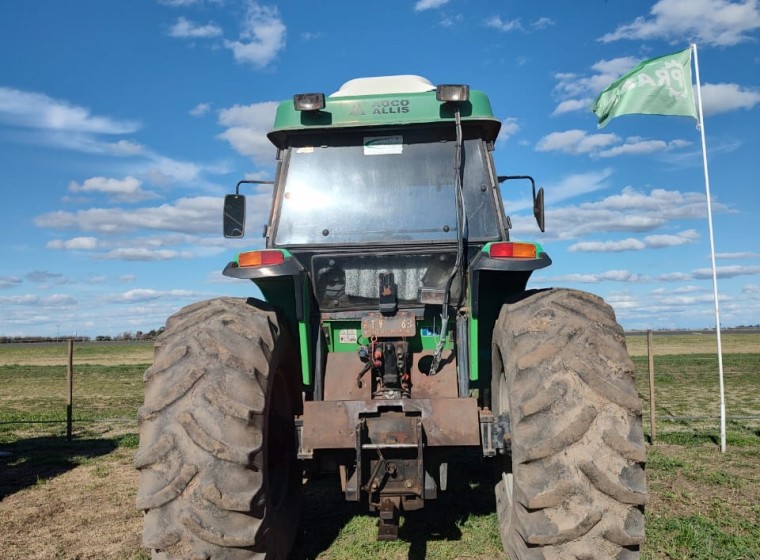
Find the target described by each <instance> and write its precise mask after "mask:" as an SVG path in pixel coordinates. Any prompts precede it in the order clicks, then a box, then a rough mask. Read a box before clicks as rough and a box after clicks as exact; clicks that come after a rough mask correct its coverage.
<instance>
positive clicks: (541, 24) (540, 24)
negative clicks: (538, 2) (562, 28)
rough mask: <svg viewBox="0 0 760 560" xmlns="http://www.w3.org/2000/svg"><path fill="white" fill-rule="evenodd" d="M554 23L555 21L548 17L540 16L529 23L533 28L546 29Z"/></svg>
mask: <svg viewBox="0 0 760 560" xmlns="http://www.w3.org/2000/svg"><path fill="white" fill-rule="evenodd" d="M554 24H555V21H554V20H553V19H552V18H549V17H540V18H538V19H537V20H536V21H534V22H533V23H531V24H530V26H531V27H533V28H535V29H546V28H547V27H551V26H552V25H554Z"/></svg>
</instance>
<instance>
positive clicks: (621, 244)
mask: <svg viewBox="0 0 760 560" xmlns="http://www.w3.org/2000/svg"><path fill="white" fill-rule="evenodd" d="M642 249H646V245H645V244H644V242H643V241H641V240H640V239H635V238H632V237H629V238H628V239H621V240H620V241H582V242H580V243H575V244H574V245H570V247H568V251H570V252H572V253H576V252H596V253H619V252H622V251H641V250H642Z"/></svg>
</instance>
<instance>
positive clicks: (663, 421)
mask: <svg viewBox="0 0 760 560" xmlns="http://www.w3.org/2000/svg"><path fill="white" fill-rule="evenodd" d="M754 336H755V338H753V339H752V341H753V343H752V344H750V345H746V344H744V345H742V347H741V350H742V351H741V352H730V353H725V354H724V359H723V361H724V370H725V387H726V410H727V416H726V419H727V421H728V424H729V425H728V430H729V444H731V438H732V437H733V438H734V440H736V439H737V438H739V439H741V437H742V434H744V433H754V434H755V435H756V436H757V437H760V391H758V390H757V388H758V382H759V381H760V345H758V344H757V343H758V341H760V334H757V335H754ZM657 338H660V339H663V340H661V341H660V342H661V344H672V340H670V341H668V340H666V339H665V336H664V335H661V336H659V337H656V339H657ZM87 344H89V345H90V346H87V345H86V344H85V343H82V344H80V343H77V347H76V349H75V351H74V352H73V356H72V363H71V368H70V369H71V383H70V384H69V382H68V381H67V377H68V375H67V374H68V370H69V366H68V364H67V358H66V356H65V344H61V345H58V346H57V347H56V348H57V349H56V352H58V353H57V354H56V356H55V359H47V357H46V356H45V352H40V351H39V349H36V350H35V349H34V345H30V344H27V345H24V349H23V352H19V353H17V354H16V355H15V356H16V358H18V359H16V360H15V361H16V362H17V363H12V362H13V359H14V358H13V356H11V357H10V358H9V352H8V351H7V349H5V348H2V346H7V345H0V438H3V439H4V440H5V441H8V440H10V439H13V438H14V437H16V436H19V437H23V436H22V434H23V433H25V432H29V431H31V432H34V433H46V434H48V435H63V434H66V433H71V434H72V435H73V436H77V434H81V433H91V432H92V431H93V430H99V429H100V430H108V429H119V430H127V431H136V430H137V411H138V409H139V407H140V406H141V405H142V401H143V373H144V371H145V369H146V368H147V367H148V365H149V364H150V361H151V359H152V345H151V343H149V342H148V343H140V344H139V345H123V344H122V345H113V346H103V345H101V346H99V347H98V346H97V343H87ZM637 344H638V343H637V342H636V341H634V342H633V343H630V342H629V348H631V347H633V349H634V351H636V345H637ZM92 346H95V347H96V348H95V350H93V349H92ZM756 346H758V348H757V351H755V348H756ZM106 350H107V351H106ZM639 350H640V349H639ZM675 350H676V351H677V350H678V348H676V349H675ZM747 350H749V352H748V351H747ZM668 351H671V352H672V351H673V349H672V348H670V349H669V350H668ZM24 355H33V356H35V360H26V361H25V360H24V359H20V357H23V356H24ZM40 355H42V359H40ZM62 358H63V359H62ZM48 362H50V363H48ZM94 362H95V363H94ZM97 362H99V363H97ZM633 362H634V367H635V370H636V385H637V389H638V392H639V395H640V396H641V399H642V403H643V415H644V419H645V421H644V426H645V432H646V434H647V435H648V437H649V439H650V440H659V441H662V442H664V443H667V442H668V441H669V439H672V438H673V437H675V438H676V439H677V438H678V437H682V436H683V434H684V433H686V434H689V433H692V434H708V435H709V436H710V437H712V435H714V434H717V433H718V429H719V419H720V408H719V398H718V374H717V371H718V370H717V356H715V355H710V354H709V353H702V352H698V353H675V354H673V353H670V354H669V353H658V352H657V345H655V352H654V353H653V356H652V364H653V369H654V371H653V374H652V376H651V379H652V381H653V386H650V384H649V380H650V376H649V357H648V356H647V355H642V354H641V352H640V351H638V354H634V356H633ZM69 391H71V393H70V394H71V398H70V399H69V397H68V395H69ZM652 393H654V396H655V414H654V416H652V415H651V413H650V410H651V406H650V403H651V395H652ZM652 419H654V424H653V422H652ZM69 426H70V427H69ZM732 432H733V436H731V433H732ZM14 434H15V435H14ZM668 434H676V436H669V435H668ZM3 439H0V442H2V441H3Z"/></svg>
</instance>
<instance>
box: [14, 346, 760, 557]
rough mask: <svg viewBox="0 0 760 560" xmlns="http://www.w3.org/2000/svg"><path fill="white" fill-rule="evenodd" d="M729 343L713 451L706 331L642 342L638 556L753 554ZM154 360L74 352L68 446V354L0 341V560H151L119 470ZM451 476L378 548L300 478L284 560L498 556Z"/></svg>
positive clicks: (324, 488)
mask: <svg viewBox="0 0 760 560" xmlns="http://www.w3.org/2000/svg"><path fill="white" fill-rule="evenodd" d="M736 336H738V337H739V338H733V337H732V336H730V335H724V340H723V346H724V351H725V354H724V369H725V379H726V402H727V410H728V415H729V422H728V438H727V440H728V452H727V453H726V454H721V453H720V450H719V447H718V442H719V428H718V420H717V418H718V410H719V409H718V399H717V359H716V357H715V354H714V349H715V339H714V336H712V335H681V334H679V335H658V334H655V349H656V357H655V372H656V376H655V382H656V399H657V417H658V420H657V421H658V424H657V442H656V443H655V444H654V445H652V446H650V449H649V463H648V466H647V476H648V480H649V489H650V503H649V505H648V506H647V514H646V515H647V541H646V543H645V545H644V547H643V557H644V558H650V559H655V558H656V559H660V558H664V559H691V558H695V559H702V558H704V559H708V558H710V559H714V558H718V559H726V560H729V559H730V560H735V559H750V558H760V481H758V477H757V467H758V464H760V391H759V390H758V388H759V387H760V334H754V335H746V334H741V335H736ZM666 337H668V338H669V337H674V338H669V340H662V339H665V338H666ZM642 340H643V345H642V344H641V342H642ZM629 348H630V349H631V353H632V355H633V356H634V363H635V366H636V371H637V383H638V388H639V392H640V394H641V395H642V398H643V399H644V402H645V413H644V414H645V415H644V421H645V431H647V432H648V418H649V416H648V410H647V406H648V404H647V402H646V401H647V399H648V394H649V389H648V386H647V379H648V375H647V358H646V337H645V336H635V337H630V338H629ZM642 348H643V352H642V351H641V349H642ZM729 348H730V349H732V351H731V352H729V351H728V349H729ZM151 358H152V347H151V344H150V343H129V344H124V343H121V344H107V343H106V344H89V345H78V346H77V348H76V350H75V368H74V369H75V397H74V416H75V419H76V420H77V422H76V423H75V435H76V437H75V439H74V440H73V441H71V442H69V441H67V440H66V438H65V437H64V434H65V426H64V424H62V423H61V420H63V419H65V416H66V397H65V395H66V367H65V364H66V347H65V344H59V345H34V346H31V345H2V346H0V473H2V476H0V500H1V501H0V550H2V551H3V552H2V558H4V559H11V560H17V559H18V560H21V559H24V560H34V559H39V560H49V559H65V560H74V559H77V560H85V559H96V558H97V559H113V560H117V559H118V560H147V559H148V558H149V555H148V554H147V553H146V552H145V551H143V550H141V549H140V536H139V535H140V530H141V514H140V513H139V512H137V511H136V510H135V509H134V505H133V504H134V499H135V494H136V486H137V475H136V472H135V471H134V469H133V468H132V464H131V463H132V455H133V454H134V451H135V449H136V447H137V436H136V422H135V421H134V418H135V412H136V409H137V407H138V406H139V405H140V403H141V400H142V372H143V370H144V369H145V367H146V365H147V364H148V363H149V362H150V360H151ZM20 421H24V422H23V423H19V422H20ZM455 473H456V476H455ZM450 480H451V481H452V482H450V489H449V492H448V493H446V494H444V495H443V496H442V497H441V499H440V500H439V501H438V503H434V504H431V505H430V507H428V508H426V509H425V510H423V511H422V512H418V513H417V514H413V515H410V516H408V518H406V519H405V520H404V521H403V524H402V526H401V529H400V540H399V541H397V542H391V543H378V542H377V541H376V540H375V537H376V533H377V527H376V519H375V517H374V516H370V515H368V514H367V513H366V512H365V511H364V510H363V509H361V508H359V507H357V506H352V505H349V504H346V503H345V502H344V501H343V498H342V496H341V494H340V492H339V489H338V483H337V480H336V479H335V478H334V477H332V476H325V477H323V478H319V479H316V480H312V481H309V483H308V484H307V485H306V486H305V489H304V491H305V498H306V503H305V506H304V512H303V516H302V523H301V528H300V531H299V537H298V541H297V543H296V549H295V552H294V556H293V557H294V558H295V559H312V558H322V559H336V560H337V559H349V558H386V559H421V558H432V559H447V558H468V559H483V560H484V559H487V558H496V559H506V555H504V554H503V553H502V552H501V546H500V543H499V537H498V530H497V526H496V517H495V514H494V513H493V510H494V503H493V495H492V488H491V486H490V480H491V466H490V465H489V464H488V463H487V462H486V461H484V460H482V459H481V458H479V457H478V454H477V453H459V454H457V457H456V459H455V461H454V462H453V463H452V465H451V466H450Z"/></svg>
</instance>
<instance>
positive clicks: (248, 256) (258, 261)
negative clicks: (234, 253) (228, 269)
mask: <svg viewBox="0 0 760 560" xmlns="http://www.w3.org/2000/svg"><path fill="white" fill-rule="evenodd" d="M283 262H285V257H284V256H283V254H282V252H280V251H247V252H245V253H240V254H239V255H238V266H272V265H274V264H282V263H283Z"/></svg>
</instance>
